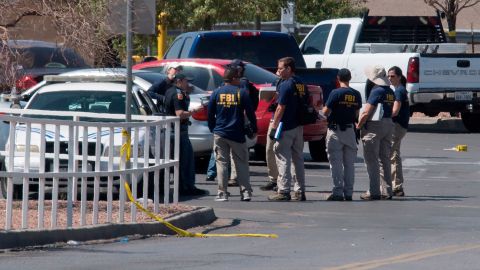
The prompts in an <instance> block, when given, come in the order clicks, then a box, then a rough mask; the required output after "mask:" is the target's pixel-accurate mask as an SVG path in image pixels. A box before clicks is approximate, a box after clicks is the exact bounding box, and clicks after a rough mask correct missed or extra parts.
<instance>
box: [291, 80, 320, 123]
mask: <svg viewBox="0 0 480 270" xmlns="http://www.w3.org/2000/svg"><path fill="white" fill-rule="evenodd" d="M295 91H296V92H297V96H298V111H297V114H298V120H299V123H300V125H302V126H305V125H310V124H314V123H315V122H317V119H319V117H318V112H317V110H316V109H315V107H313V105H312V104H311V103H310V92H309V91H308V87H307V86H306V85H305V84H303V83H297V82H295Z"/></svg>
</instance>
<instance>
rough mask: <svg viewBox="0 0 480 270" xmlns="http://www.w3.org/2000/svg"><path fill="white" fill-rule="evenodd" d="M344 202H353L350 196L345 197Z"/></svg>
mask: <svg viewBox="0 0 480 270" xmlns="http://www.w3.org/2000/svg"><path fill="white" fill-rule="evenodd" d="M345 201H353V199H352V196H345Z"/></svg>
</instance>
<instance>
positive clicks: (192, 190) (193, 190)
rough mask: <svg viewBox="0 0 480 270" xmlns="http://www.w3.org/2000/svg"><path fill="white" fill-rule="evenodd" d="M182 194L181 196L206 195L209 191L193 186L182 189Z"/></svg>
mask: <svg viewBox="0 0 480 270" xmlns="http://www.w3.org/2000/svg"><path fill="white" fill-rule="evenodd" d="M180 195H181V196H205V195H208V191H206V190H204V189H199V188H196V187H193V188H190V189H186V190H180Z"/></svg>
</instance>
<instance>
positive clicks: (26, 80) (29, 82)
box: [15, 75, 38, 91]
mask: <svg viewBox="0 0 480 270" xmlns="http://www.w3.org/2000/svg"><path fill="white" fill-rule="evenodd" d="M37 83H38V81H37V80H36V79H35V78H34V77H32V76H30V75H25V76H23V77H22V78H20V79H19V80H17V82H16V83H15V85H16V87H17V89H18V90H20V91H23V90H27V89H28V88H30V87H32V86H34V85H36V84H37Z"/></svg>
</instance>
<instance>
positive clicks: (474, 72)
mask: <svg viewBox="0 0 480 270" xmlns="http://www.w3.org/2000/svg"><path fill="white" fill-rule="evenodd" d="M300 49H301V51H302V54H303V56H304V58H305V62H306V63H307V67H309V68H313V67H317V68H319V67H326V68H348V69H350V70H351V72H352V80H351V86H352V87H353V88H355V89H357V90H358V91H360V93H362V98H363V99H364V101H365V98H366V97H368V94H369V91H370V90H371V85H369V84H368V83H367V78H366V76H365V74H364V69H365V67H366V66H368V65H377V64H378V65H382V66H384V67H385V69H387V70H388V69H389V68H390V67H392V66H398V67H400V68H401V69H402V70H403V73H404V75H405V77H406V79H407V85H406V88H407V91H408V93H409V101H410V105H411V111H412V112H413V111H417V112H423V113H425V114H426V115H429V116H434V115H436V114H438V113H439V112H450V113H451V114H454V113H458V112H460V113H461V116H462V120H463V123H464V125H465V127H466V128H467V129H468V130H469V131H471V132H480V55H478V54H466V53H465V52H466V49H467V45H466V44H460V43H447V41H446V37H445V33H444V31H443V27H442V24H441V20H440V19H439V17H437V16H432V17H419V16H364V17H363V18H345V19H332V20H326V21H322V22H320V23H319V24H317V25H316V26H315V27H314V28H313V29H312V31H310V33H309V34H308V35H307V36H306V37H305V39H304V40H303V42H302V43H301V44H300ZM326 94H327V95H328V93H326ZM325 98H326V97H325Z"/></svg>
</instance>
